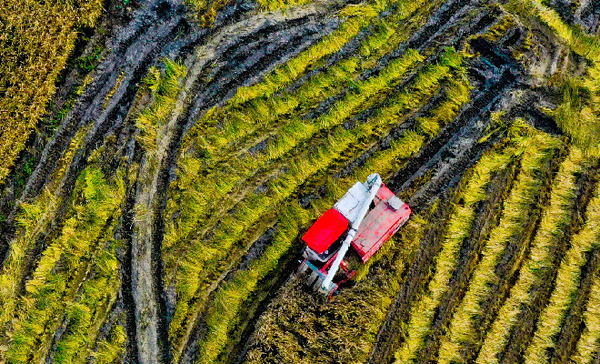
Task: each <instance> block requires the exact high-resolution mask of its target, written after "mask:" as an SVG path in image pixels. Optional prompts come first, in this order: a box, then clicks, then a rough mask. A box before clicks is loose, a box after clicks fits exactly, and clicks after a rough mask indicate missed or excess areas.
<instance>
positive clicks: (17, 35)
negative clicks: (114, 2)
mask: <svg viewBox="0 0 600 364" xmlns="http://www.w3.org/2000/svg"><path fill="white" fill-rule="evenodd" d="M102 3H103V2H102V1H101V0H88V1H79V2H78V4H77V5H78V6H77V7H75V8H74V7H73V6H71V4H68V3H64V2H41V3H40V2H39V1H35V0H27V1H14V0H10V1H5V2H3V4H2V7H1V8H0V18H2V19H3V21H2V23H1V24H0V58H1V59H2V64H0V88H1V89H2V97H0V110H2V111H3V112H2V115H1V116H0V124H2V131H1V132H0V160H2V165H1V166H0V182H2V181H3V180H4V178H5V177H6V176H7V174H8V173H9V171H10V168H11V167H12V166H13V163H14V160H15V158H17V156H18V154H19V152H20V151H21V150H22V149H23V147H24V145H25V142H26V141H27V138H28V136H29V134H30V133H31V131H32V130H34V129H35V127H36V125H37V123H38V122H39V120H40V119H41V117H42V116H43V115H44V113H45V112H46V105H47V103H48V101H49V100H50V97H52V95H53V94H54V91H55V83H56V81H57V78H58V77H59V75H60V73H61V72H62V70H63V68H64V67H65V65H66V62H67V58H68V57H69V55H70V54H71V52H72V50H73V48H74V44H75V40H76V39H77V32H76V31H75V29H77V28H78V27H81V26H93V25H94V24H95V22H96V20H97V19H98V17H99V16H100V15H101V13H102ZM39 19H45V21H44V22H39Z"/></svg>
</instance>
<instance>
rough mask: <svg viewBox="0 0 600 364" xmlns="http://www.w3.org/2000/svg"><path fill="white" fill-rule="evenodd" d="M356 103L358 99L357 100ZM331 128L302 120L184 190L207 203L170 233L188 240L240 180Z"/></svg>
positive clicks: (167, 242)
mask: <svg viewBox="0 0 600 364" xmlns="http://www.w3.org/2000/svg"><path fill="white" fill-rule="evenodd" d="M416 56H418V55H416ZM409 59H410V58H409ZM417 60H418V59H417V58H415V57H414V56H413V57H412V60H410V61H408V62H407V64H406V65H404V66H402V67H401V68H400V70H399V73H400V74H402V73H403V71H404V70H405V69H406V68H407V66H409V65H410V64H411V63H413V62H415V61H417ZM383 85H385V84H383ZM383 85H382V86H383ZM380 87H381V86H380ZM354 99H356V97H355V98H354ZM364 99H365V98H362V97H361V98H359V99H358V100H349V102H347V103H346V102H340V104H341V105H344V106H346V105H347V104H350V105H349V106H346V108H345V109H344V111H346V113H345V114H344V115H339V116H338V115H334V116H333V117H331V116H330V117H328V120H327V121H329V123H330V124H333V123H335V124H340V123H341V122H342V121H343V120H345V118H347V117H348V116H350V112H351V111H352V110H354V109H355V108H357V107H358V106H359V105H362V103H361V101H363V102H364ZM344 101H346V100H344ZM339 108H342V106H340V107H339ZM328 126H329V125H327V126H322V123H315V122H311V123H304V122H302V121H300V120H299V121H298V122H297V123H296V124H295V125H294V128H291V127H290V128H288V129H289V130H287V133H286V134H284V135H281V136H280V137H279V138H278V139H277V141H279V142H277V141H275V142H274V143H273V144H271V145H270V146H269V148H268V149H267V150H266V151H264V152H263V153H261V154H260V155H258V156H257V157H253V156H250V155H249V156H247V157H246V158H245V159H244V160H232V161H231V162H232V163H231V164H232V165H231V166H230V168H228V170H226V171H218V172H215V173H213V174H212V175H209V176H207V180H206V181H202V183H200V184H194V186H183V187H184V188H185V189H189V188H193V190H192V192H193V193H191V194H190V196H195V197H196V198H198V199H202V200H205V201H202V202H200V203H196V204H195V205H196V209H195V210H192V211H190V212H191V213H192V214H193V215H192V217H191V218H190V219H189V220H191V221H190V222H191V223H192V225H191V226H189V227H188V228H187V229H186V228H185V226H186V225H181V224H180V225H179V226H178V227H177V228H176V229H172V230H171V231H172V232H173V233H174V234H177V236H183V237H186V235H187V233H188V231H191V230H192V229H193V228H194V227H195V226H196V224H195V223H196V221H198V220H201V219H203V218H204V216H206V214H207V213H208V212H210V209H209V207H210V205H211V204H215V203H216V201H215V200H217V201H218V197H219V196H225V195H226V194H228V193H229V192H230V191H231V190H232V189H233V188H234V187H235V185H236V184H237V182H238V181H239V180H240V179H241V178H247V176H248V175H252V174H254V173H256V171H257V170H256V166H257V165H262V164H265V163H267V162H269V161H270V160H274V159H276V158H278V157H281V156H284V155H285V154H286V153H287V152H288V151H290V150H292V149H293V148H294V146H295V145H297V144H299V143H300V141H301V140H306V139H308V138H309V137H310V136H313V135H314V134H315V133H317V132H318V131H320V130H321V129H324V130H327V129H329V127H328ZM285 141H289V143H288V144H286V143H285ZM195 163H196V165H191V166H190V163H188V164H187V165H186V167H188V170H187V171H186V174H191V175H194V174H196V173H197V170H198V168H199V167H200V166H199V165H198V163H201V161H196V162H195ZM190 167H191V168H190ZM194 167H195V168H194ZM215 183H218V185H217V186H214V184H215ZM215 197H216V198H215ZM198 202H199V201H198ZM197 207H200V208H201V210H200V211H198V210H197ZM185 212H186V211H185V210H184V213H185ZM184 222H185V220H184ZM177 240H178V239H173V238H171V237H170V234H169V229H168V231H167V234H166V237H165V248H166V249H167V252H168V249H169V248H170V247H171V246H172V245H173V243H174V242H175V241H177ZM167 257H168V255H167ZM167 266H169V262H168V261H167Z"/></svg>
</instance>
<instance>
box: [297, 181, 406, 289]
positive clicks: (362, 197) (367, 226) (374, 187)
mask: <svg viewBox="0 0 600 364" xmlns="http://www.w3.org/2000/svg"><path fill="white" fill-rule="evenodd" d="M410 214H411V210H410V207H408V205H407V204H406V203H404V202H403V201H402V200H400V199H399V198H398V197H396V195H395V194H394V193H393V192H392V191H390V189H389V188H387V187H386V186H385V185H384V184H383V183H382V181H381V177H380V176H379V174H376V173H375V174H371V175H369V177H367V181H366V182H365V183H361V182H357V183H356V184H355V185H354V186H352V188H350V189H349V190H348V192H346V194H345V195H344V196H343V197H342V198H341V199H340V200H339V201H338V202H337V203H336V204H335V205H334V206H333V208H332V209H329V210H327V211H326V212H325V213H324V214H323V215H321V217H319V218H318V219H317V221H315V223H314V224H313V225H312V226H311V227H310V229H308V231H307V232H306V234H304V236H303V237H302V240H303V241H304V242H305V243H306V245H307V247H306V248H305V249H304V251H303V252H302V256H303V257H304V261H303V262H302V264H301V265H300V268H299V272H300V273H307V276H308V285H309V286H311V287H312V288H313V290H314V291H318V292H320V293H322V294H324V295H327V296H330V297H331V295H332V294H333V293H334V292H335V291H336V290H337V289H338V287H339V286H340V284H342V283H344V282H346V281H348V280H350V279H352V277H353V276H354V274H355V273H356V270H355V269H354V268H355V267H356V265H357V264H361V263H365V262H366V261H367V260H369V258H371V256H373V254H375V252H377V251H378V250H379V248H381V246H382V245H383V243H385V242H386V241H387V240H388V239H389V238H390V237H391V236H392V235H394V234H395V233H396V231H398V229H400V227H401V226H402V225H403V224H404V223H405V222H406V220H408V218H409V217H410ZM350 245H352V247H353V248H354V249H353V251H351V252H350V254H349V255H348V257H346V253H348V249H349V248H350ZM340 268H341V270H340ZM338 270H340V271H339V273H338Z"/></svg>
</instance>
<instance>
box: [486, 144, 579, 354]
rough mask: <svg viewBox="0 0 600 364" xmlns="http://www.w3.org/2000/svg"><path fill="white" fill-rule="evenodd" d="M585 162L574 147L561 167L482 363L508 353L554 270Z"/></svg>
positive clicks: (490, 335) (494, 326)
mask: <svg viewBox="0 0 600 364" xmlns="http://www.w3.org/2000/svg"><path fill="white" fill-rule="evenodd" d="M584 161H585V158H584V156H583V153H582V152H581V151H580V150H578V149H577V148H573V149H572V150H571V153H570V154H569V156H568V157H567V159H566V160H565V161H564V162H563V163H562V164H561V166H560V169H559V172H558V174H557V175H556V177H555V179H554V183H553V186H552V192H551V196H550V205H549V207H548V208H547V209H545V210H544V211H543V215H542V219H541V222H540V224H539V227H538V230H537V233H536V236H535V238H534V240H533V242H532V246H531V251H530V253H529V257H528V259H527V260H526V262H525V264H524V265H523V267H522V268H521V270H520V272H519V278H518V280H517V283H516V284H515V285H514V286H513V287H512V288H511V291H510V296H509V298H508V299H507V300H506V302H505V303H504V305H503V306H502V308H501V309H500V311H499V313H498V316H497V317H496V319H495V322H494V324H493V325H492V328H491V330H490V331H489V332H488V333H487V336H486V338H485V341H484V343H483V346H482V348H481V351H480V352H479V356H478V358H477V362H478V363H494V362H497V361H498V360H499V354H500V353H502V351H503V350H504V347H505V345H506V343H507V340H508V337H509V335H510V332H511V330H512V329H513V328H514V326H515V325H517V324H518V318H519V315H520V313H521V312H522V310H523V309H525V308H526V307H528V306H530V305H531V304H532V299H533V296H534V295H533V293H532V290H533V289H535V287H536V286H538V285H539V284H540V282H541V281H542V280H544V279H545V278H546V276H547V274H548V271H549V270H551V269H552V266H553V264H554V263H553V262H554V261H555V255H556V254H557V252H556V247H557V246H558V245H560V242H561V241H562V240H563V239H564V238H565V233H566V230H567V228H568V226H569V225H570V224H571V220H572V218H573V213H574V211H576V209H577V206H576V195H577V189H578V186H577V175H578V174H579V173H581V172H582V171H583V170H584V168H585V166H584Z"/></svg>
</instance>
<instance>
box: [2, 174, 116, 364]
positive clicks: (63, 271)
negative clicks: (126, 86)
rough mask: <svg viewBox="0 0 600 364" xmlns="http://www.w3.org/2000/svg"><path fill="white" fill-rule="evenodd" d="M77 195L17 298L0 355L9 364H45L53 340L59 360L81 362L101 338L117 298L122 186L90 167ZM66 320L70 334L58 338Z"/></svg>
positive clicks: (80, 181)
mask: <svg viewBox="0 0 600 364" xmlns="http://www.w3.org/2000/svg"><path fill="white" fill-rule="evenodd" d="M75 193H76V195H75V196H76V198H75V203H74V204H73V207H72V209H73V210H72V212H71V213H70V215H71V216H70V217H69V218H68V219H67V220H66V221H65V224H64V226H63V228H62V231H61V233H60V235H59V236H58V237H57V238H56V239H55V240H54V241H53V242H52V243H51V244H50V245H49V247H48V248H47V249H46V250H45V251H44V253H43V255H42V258H41V259H40V261H39V263H38V265H37V268H36V270H35V272H34V275H33V277H32V279H31V280H29V281H28V282H27V285H26V293H24V294H23V295H22V296H20V297H13V298H12V299H13V300H15V301H17V302H18V304H17V305H16V307H15V308H16V311H13V312H12V314H13V318H12V320H11V321H10V325H9V327H8V328H7V330H8V331H9V333H8V334H7V339H8V341H7V342H4V345H5V346H3V347H5V348H6V351H4V352H2V353H1V354H0V355H1V356H2V357H3V358H4V359H5V360H7V361H9V362H13V363H20V362H22V363H28V362H31V361H36V362H38V361H42V360H44V359H45V358H46V355H48V353H49V351H50V347H51V345H52V343H53V341H54V340H57V343H56V352H55V358H56V359H57V360H59V359H60V358H69V360H76V359H77V360H76V361H78V362H82V361H83V360H85V359H86V358H87V354H89V350H91V348H90V347H89V346H88V345H86V344H90V343H93V342H94V341H93V340H91V341H87V339H89V338H90V335H97V334H98V330H99V327H100V325H101V324H102V322H103V321H104V319H105V318H106V315H107V314H108V312H109V310H110V308H111V305H112V303H113V302H114V300H115V299H116V295H117V290H118V288H119V278H118V269H117V260H116V257H115V249H116V245H117V243H116V242H114V241H111V237H110V233H111V232H112V229H114V226H115V224H116V223H117V220H118V219H117V216H118V213H119V212H120V211H119V207H120V204H121V201H122V199H123V195H124V189H123V186H122V185H120V184H119V182H118V181H114V182H111V183H109V182H107V181H106V179H105V178H104V176H103V174H102V172H101V171H100V170H99V168H93V167H88V169H86V171H85V172H84V173H82V175H81V177H80V179H79V180H78V187H77V188H76V192H75ZM57 312H64V316H63V315H62V314H59V315H57V314H56V313H57ZM63 320H64V322H66V325H67V326H66V329H65V331H64V332H63V335H62V336H59V337H55V335H56V331H57V329H58V327H59V326H60V325H61V324H62V323H63ZM78 355H81V356H78Z"/></svg>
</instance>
